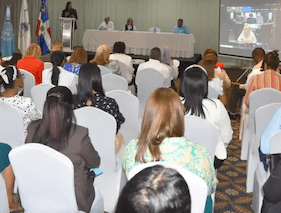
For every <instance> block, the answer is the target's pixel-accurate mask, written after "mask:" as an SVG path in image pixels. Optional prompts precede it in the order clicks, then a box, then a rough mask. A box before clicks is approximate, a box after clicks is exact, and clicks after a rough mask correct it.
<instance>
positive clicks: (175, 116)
mask: <svg viewBox="0 0 281 213" xmlns="http://www.w3.org/2000/svg"><path fill="white" fill-rule="evenodd" d="M184 112H185V110H184V107H183V105H182V103H181V101H180V97H179V95H178V94H177V93H176V92H175V91H174V90H172V89H169V88H159V89H156V90H155V91H154V92H153V93H152V94H151V95H150V97H149V99H148V101H147V102H146V106H145V110H144V115H143V118H142V126H141V134H140V137H139V138H138V139H134V140H132V141H131V142H130V143H129V144H128V145H127V146H126V147H125V149H124V152H123V167H124V169H125V172H126V176H127V177H128V175H129V172H130V171H131V170H132V168H134V167H135V166H137V165H139V164H142V163H147V162H155V161H161V162H170V163H174V164H176V165H179V166H181V167H184V168H186V169H187V170H189V171H191V172H193V173H194V174H196V175H198V176H199V177H201V178H202V179H204V180H205V181H206V184H207V186H208V187H209V192H208V195H211V193H213V192H214V190H215V188H216V184H217V182H218V181H217V178H216V174H215V169H214V166H213V163H212V162H211V160H210V156H209V153H208V151H207V149H206V148H205V147H204V146H202V145H200V144H197V143H193V142H191V141H190V140H187V139H186V138H185V137H184ZM206 205H207V206H208V208H210V206H212V201H211V198H210V197H209V198H208V202H207V204H206Z"/></svg>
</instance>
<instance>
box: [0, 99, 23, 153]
mask: <svg viewBox="0 0 281 213" xmlns="http://www.w3.org/2000/svg"><path fill="white" fill-rule="evenodd" d="M0 118H1V120H0V141H1V142H4V143H7V144H9V145H10V146H11V147H12V148H15V147H17V146H20V145H23V144H24V141H25V136H24V125H23V117H22V115H21V113H20V112H19V110H18V109H17V108H16V107H13V106H11V105H10V104H8V103H6V102H4V101H0Z"/></svg>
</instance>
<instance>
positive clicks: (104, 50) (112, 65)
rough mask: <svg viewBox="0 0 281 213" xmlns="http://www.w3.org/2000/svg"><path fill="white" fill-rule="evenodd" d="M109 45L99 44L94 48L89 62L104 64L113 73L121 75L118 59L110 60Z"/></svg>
mask: <svg viewBox="0 0 281 213" xmlns="http://www.w3.org/2000/svg"><path fill="white" fill-rule="evenodd" d="M109 55H110V47H109V46H107V45H105V44H104V45H100V46H99V47H98V49H97V50H96V55H95V57H94V58H93V59H92V60H91V61H90V62H91V63H94V64H96V65H101V66H105V67H107V68H108V69H110V71H111V72H112V73H113V74H117V75H121V71H120V67H119V65H118V61H116V60H110V59H109Z"/></svg>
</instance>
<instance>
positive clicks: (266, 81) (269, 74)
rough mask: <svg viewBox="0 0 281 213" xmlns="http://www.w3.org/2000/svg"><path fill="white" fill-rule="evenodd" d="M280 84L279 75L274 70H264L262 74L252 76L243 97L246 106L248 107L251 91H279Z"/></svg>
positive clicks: (280, 78)
mask: <svg viewBox="0 0 281 213" xmlns="http://www.w3.org/2000/svg"><path fill="white" fill-rule="evenodd" d="M280 83H281V75H279V74H278V73H277V72H276V71H274V70H266V71H264V72H263V73H262V74H259V75H256V76H253V77H252V78H251V81H250V84H249V87H248V89H247V92H246V95H245V104H246V106H249V97H250V94H251V93H252V92H253V91H255V90H258V89H263V88H273V89H277V90H279V91H281V84H280Z"/></svg>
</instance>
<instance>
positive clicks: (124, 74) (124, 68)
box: [118, 60, 130, 83]
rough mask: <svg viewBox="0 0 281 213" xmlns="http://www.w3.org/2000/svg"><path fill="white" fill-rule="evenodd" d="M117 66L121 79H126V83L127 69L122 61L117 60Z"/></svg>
mask: <svg viewBox="0 0 281 213" xmlns="http://www.w3.org/2000/svg"><path fill="white" fill-rule="evenodd" d="M118 65H119V68H120V73H121V77H123V78H124V79H126V81H128V80H127V75H128V72H129V67H128V66H127V65H126V64H125V63H124V62H123V61H119V60H118ZM129 83H130V82H129Z"/></svg>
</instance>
